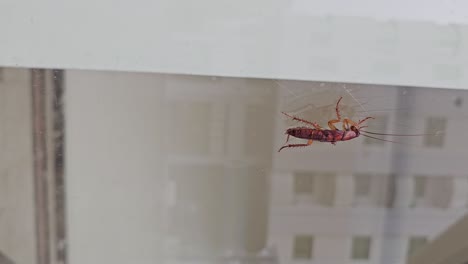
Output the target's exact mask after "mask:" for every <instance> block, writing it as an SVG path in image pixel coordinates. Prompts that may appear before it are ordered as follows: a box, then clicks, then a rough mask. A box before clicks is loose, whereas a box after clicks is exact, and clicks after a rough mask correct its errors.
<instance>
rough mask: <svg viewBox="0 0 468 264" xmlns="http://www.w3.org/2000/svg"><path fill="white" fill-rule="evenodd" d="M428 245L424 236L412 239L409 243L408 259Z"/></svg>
mask: <svg viewBox="0 0 468 264" xmlns="http://www.w3.org/2000/svg"><path fill="white" fill-rule="evenodd" d="M426 244H427V238H426V237H423V236H415V237H411V238H410V239H409V242H408V257H409V256H412V255H414V254H415V253H417V251H418V250H419V249H421V248H422V247H423V246H424V245H426Z"/></svg>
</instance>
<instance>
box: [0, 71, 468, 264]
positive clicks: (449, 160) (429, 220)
mask: <svg viewBox="0 0 468 264" xmlns="http://www.w3.org/2000/svg"><path fill="white" fill-rule="evenodd" d="M37 74H38V73H37V72H34V71H30V70H21V69H2V71H1V75H0V76H1V77H0V92H1V93H2V96H1V97H0V100H2V101H1V102H0V105H1V106H2V109H3V110H2V111H0V120H1V124H3V125H2V126H1V127H0V133H1V134H0V136H1V138H0V144H1V145H2V152H1V153H2V159H1V164H0V166H1V168H3V169H2V174H1V175H0V190H1V191H0V252H1V254H0V263H3V262H1V261H2V259H1V258H2V257H3V258H4V259H8V260H5V261H4V262H5V263H25V264H26V263H38V264H42V263H44V262H40V261H46V260H47V259H48V262H45V263H64V262H65V261H66V259H67V258H66V257H65V256H64V255H61V254H64V253H63V252H65V251H64V248H67V249H68V250H69V253H70V255H71V256H72V258H73V260H74V261H75V262H73V263H110V262H111V263H129V262H130V261H133V263H150V262H151V261H153V262H154V261H155V260H161V261H162V260H164V261H165V263H265V264H266V263H275V262H276V257H278V258H279V262H280V263H320V264H323V263H325V264H328V263H329V264H332V263H333V264H334V263H336V264H338V263H340V264H341V263H382V264H387V263H389V264H390V263H401V264H403V263H405V262H406V261H407V260H408V259H409V258H410V257H411V256H417V254H423V252H425V247H426V245H430V244H431V242H432V241H434V240H435V239H437V237H438V236H439V235H440V234H441V233H443V232H444V231H445V230H447V229H448V228H449V227H450V226H451V225H453V224H454V223H456V222H457V221H458V220H460V219H461V218H462V217H463V216H464V215H465V214H466V210H467V209H468V174H467V173H466V171H467V168H468V167H467V165H466V161H465V160H466V157H467V156H468V150H467V149H468V143H467V142H466V141H465V140H463V136H460V135H463V131H466V130H467V129H468V123H467V122H465V121H466V117H467V116H466V114H465V113H466V109H467V108H466V104H465V102H466V100H467V99H468V95H467V93H466V92H463V91H455V90H443V91H442V90H437V89H427V88H424V89H423V88H408V87H390V86H388V87H380V86H372V85H348V88H349V89H353V93H352V94H353V95H354V96H356V97H358V98H367V99H369V100H370V101H371V102H373V103H374V106H373V107H369V105H364V106H363V107H360V106H359V107H357V108H356V107H354V108H351V107H350V106H352V105H354V106H356V101H355V100H354V99H353V98H352V97H351V96H350V94H349V93H348V92H347V90H346V89H343V88H342V87H341V85H338V84H323V83H315V82H303V83H300V82H299V83H293V82H282V83H281V84H280V83H278V82H275V81H271V80H254V79H241V78H238V79H237V78H214V77H213V78H212V77H199V76H178V75H163V74H136V73H110V72H91V71H67V72H66V78H65V87H66V91H67V93H66V98H67V100H66V104H65V106H66V111H65V113H66V121H67V122H69V123H68V124H67V133H66V135H67V137H69V139H68V141H67V142H68V144H69V145H68V146H67V147H68V148H70V149H71V150H70V151H69V152H66V153H68V154H67V156H66V157H67V160H68V161H69V162H70V165H69V166H70V168H69V170H68V173H67V174H66V183H65V184H66V185H65V186H63V184H64V183H63V182H60V177H58V176H60V173H61V171H60V169H57V166H56V165H57V162H60V160H55V159H51V158H52V157H54V158H57V157H58V156H59V155H57V153H58V152H57V149H56V148H55V147H56V146H57V144H59V143H60V141H55V139H57V138H59V137H57V135H60V133H58V134H57V128H60V126H59V125H58V126H56V125H57V124H58V123H55V121H57V118H59V116H57V108H56V107H57V104H56V103H57V100H58V99H57V98H56V96H57V93H56V91H57V90H55V89H56V87H57V85H58V84H57V83H54V79H56V78H54V76H55V75H52V74H51V72H50V71H46V72H43V73H42V74H43V75H41V76H42V77H41V78H43V79H44V80H45V81H43V86H44V87H43V88H44V91H45V94H44V98H43V100H44V102H43V107H44V109H45V110H44V113H45V117H46V119H45V122H46V124H47V125H46V127H47V129H46V130H45V131H46V132H47V133H46V136H44V137H45V140H46V142H47V143H46V144H47V146H48V147H47V148H46V150H47V153H48V155H49V156H48V157H49V159H48V164H49V165H48V167H47V168H49V170H47V173H46V174H44V175H43V177H45V178H46V179H48V180H47V183H48V184H47V186H48V190H47V191H46V192H45V193H42V194H41V193H40V192H39V191H40V190H39V189H37V186H38V182H37V181H35V180H34V179H36V180H37V175H38V174H37V171H35V169H37V167H36V165H35V164H36V163H34V160H35V157H36V158H37V157H38V156H35V155H36V154H35V152H34V153H33V152H32V150H33V149H35V146H36V145H35V144H34V142H35V140H37V138H36V136H37V135H38V134H37V133H33V131H34V129H35V128H37V127H36V124H35V123H34V122H33V119H34V118H33V117H35V115H34V113H35V112H36V111H33V109H36V110H37V108H35V107H37V102H36V101H33V98H32V97H33V95H34V93H31V89H34V88H33V86H34V85H33V83H34V82H33V81H32V80H34V79H35V78H38V75H37ZM54 87H55V88H54ZM290 87H295V88H294V89H296V90H294V91H293V90H291V89H290ZM348 88H347V89H348ZM299 90H301V91H302V92H301V93H300V92H298V91H299ZM340 95H343V96H344V97H345V98H344V101H343V111H344V113H345V114H346V113H347V114H352V115H353V118H354V117H355V118H357V117H358V116H364V115H367V114H371V115H373V116H375V117H378V119H377V120H376V121H373V122H369V125H370V126H369V128H368V130H369V131H376V132H382V133H385V132H387V133H393V132H399V133H406V134H407V133H416V132H418V133H428V134H432V135H431V136H420V137H411V138H397V139H396V138H389V137H385V138H386V139H396V140H399V141H402V142H403V143H404V144H407V146H404V145H399V144H393V143H389V142H383V141H376V140H372V139H368V138H358V139H356V140H352V141H349V142H344V143H338V144H337V146H332V145H331V144H324V143H318V142H315V143H314V144H312V146H310V147H307V148H301V149H294V150H291V149H286V150H283V151H282V152H280V153H278V152H277V150H278V148H279V147H280V146H281V144H283V142H284V141H285V136H284V130H285V129H286V127H288V126H291V125H295V124H296V123H294V122H290V121H288V120H287V119H286V118H285V117H284V116H282V115H281V114H280V112H281V111H288V112H289V111H290V112H291V113H297V114H299V115H301V117H304V118H307V119H310V120H318V121H320V122H324V121H326V120H328V119H331V118H332V117H333V116H334V114H335V113H334V107H335V103H336V100H337V99H338V97H339V96H340ZM291 96H292V97H291ZM298 96H299V97H298ZM291 98H292V99H294V100H296V99H298V98H299V99H300V98H303V99H304V100H303V101H308V100H309V98H312V99H311V102H312V103H311V108H310V109H308V110H307V111H302V112H301V111H297V109H298V108H297V107H296V106H297V105H294V104H293V103H291V102H292V101H294V100H290V99H291ZM301 100H302V99H301ZM35 102H36V103H35ZM39 109H40V108H39ZM363 109H364V110H368V113H366V111H364V110H363ZM384 109H386V110H385V111H382V110H384ZM389 109H390V110H389ZM403 110H404V111H403ZM325 124H326V123H323V125H325ZM437 132H443V133H438V135H437V136H434V135H433V134H434V133H437ZM104 157H105V158H104ZM97 161H100V162H97ZM94 171H99V174H96V173H93V172H94ZM64 190H66V191H67V195H66V197H67V199H64V198H65V197H63V196H61V195H62V194H63V193H62V192H63V191H64ZM57 194H58V196H56V195H57ZM41 195H45V196H46V197H48V198H47V199H46V200H47V201H48V202H47V203H45V204H44V203H42V205H43V206H45V207H38V206H40V205H41V204H38V197H41ZM61 201H62V202H66V208H65V206H64V205H61ZM57 208H58V209H57ZM59 209H60V210H59ZM65 209H66V211H65ZM41 210H44V211H45V212H46V215H47V216H48V217H45V218H44V215H42V216H41V215H40V214H39V215H38V214H37V213H38V212H41ZM65 212H66V214H65ZM61 213H63V214H64V215H66V216H67V218H68V220H67V222H66V223H67V236H65V233H62V232H63V230H62V228H64V223H61V221H63V217H64V215H60V214H61ZM61 217H62V218H61ZM41 221H42V222H41ZM44 221H45V222H44ZM57 226H60V228H57ZM41 227H47V228H48V229H46V230H43V229H41ZM39 230H42V231H43V232H42V233H41V232H39ZM44 232H45V233H44ZM452 232H453V231H452ZM455 233H456V232H455ZM39 237H45V238H46V239H48V241H47V243H45V244H42V247H41V243H40V241H42V240H41V239H40V238H39ZM61 238H63V239H65V238H66V239H65V241H62V240H61ZM91 238H92V239H91ZM45 245H46V246H45ZM68 245H69V246H68ZM44 251H46V252H49V253H48V255H47V254H46V255H44ZM41 252H42V253H41ZM44 256H45V257H46V258H42V260H40V261H37V262H36V260H37V259H41V257H44ZM8 261H9V262H8ZM236 261H237V262H236ZM70 263H72V262H70ZM425 264H427V263H425ZM458 264H461V263H458Z"/></svg>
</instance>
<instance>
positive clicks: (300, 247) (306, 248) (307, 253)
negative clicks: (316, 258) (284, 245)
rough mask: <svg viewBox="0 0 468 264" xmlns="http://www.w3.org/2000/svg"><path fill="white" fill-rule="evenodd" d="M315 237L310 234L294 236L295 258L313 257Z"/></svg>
mask: <svg viewBox="0 0 468 264" xmlns="http://www.w3.org/2000/svg"><path fill="white" fill-rule="evenodd" d="M313 247H314V237H313V236H310V235H299V236H296V237H294V245H293V254H292V255H293V258H294V259H312V256H313Z"/></svg>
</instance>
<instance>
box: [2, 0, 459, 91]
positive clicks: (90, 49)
mask: <svg viewBox="0 0 468 264" xmlns="http://www.w3.org/2000/svg"><path fill="white" fill-rule="evenodd" d="M467 9H468V7H467V3H466V2H465V1H460V0H458V1H449V0H446V1H435V0H431V1H424V0H418V1H412V2H411V3H408V2H407V1H404V0H399V1H392V2H391V3H388V2H387V1H382V0H381V1H369V0H360V1H353V2H352V3H346V2H342V1H338V0H335V1H326V0H314V1H303V0H274V1H268V0H263V1H254V2H252V1H235V2H232V1H217V0H204V1H197V2H196V4H190V3H187V2H184V1H173V0H160V1H139V2H138V4H135V3H133V2H132V3H130V2H123V1H119V2H115V1H111V0H105V1H99V2H96V1H91V0H88V1H79V2H73V3H72V2H57V1H54V0H47V1H42V2H37V3H31V2H30V1H26V0H23V1H18V0H16V1H14V0H7V1H2V3H1V4H0V32H2V39H3V40H4V41H2V42H0V50H1V51H2V52H1V53H0V65H10V66H21V67H46V68H50V67H54V68H66V69H77V68H78V69H106V70H124V71H143V72H172V73H189V74H202V75H226V76H243V77H266V78H286V79H307V80H324V81H347V82H363V83H385V84H405V85H417V86H431V87H433V86H441V87H455V88H462V89H464V88H466V86H467V84H468V74H467V73H468V67H467V66H468V64H467V62H468V46H467V45H466V40H467V39H468V27H467V26H466V24H467V20H468V18H467V17H466V15H465V13H464V10H467ZM437 23H441V24H440V25H439V24H437ZM442 23H443V24H442Z"/></svg>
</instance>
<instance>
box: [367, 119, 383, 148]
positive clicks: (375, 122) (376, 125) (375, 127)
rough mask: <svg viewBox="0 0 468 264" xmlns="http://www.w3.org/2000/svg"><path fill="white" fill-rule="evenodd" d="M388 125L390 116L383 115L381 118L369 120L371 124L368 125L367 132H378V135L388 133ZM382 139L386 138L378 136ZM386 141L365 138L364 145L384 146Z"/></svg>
mask: <svg viewBox="0 0 468 264" xmlns="http://www.w3.org/2000/svg"><path fill="white" fill-rule="evenodd" d="M387 123H388V116H386V115H382V116H379V117H376V118H375V119H372V120H369V122H368V123H367V124H366V125H367V126H368V127H367V128H366V130H369V131H370V132H376V133H387ZM378 137H379V138H381V139H385V136H383V135H381V136H378ZM384 143H385V141H382V140H377V139H373V138H368V137H365V138H364V144H366V145H374V146H383V145H384Z"/></svg>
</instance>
